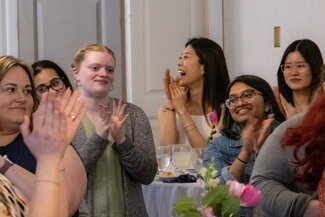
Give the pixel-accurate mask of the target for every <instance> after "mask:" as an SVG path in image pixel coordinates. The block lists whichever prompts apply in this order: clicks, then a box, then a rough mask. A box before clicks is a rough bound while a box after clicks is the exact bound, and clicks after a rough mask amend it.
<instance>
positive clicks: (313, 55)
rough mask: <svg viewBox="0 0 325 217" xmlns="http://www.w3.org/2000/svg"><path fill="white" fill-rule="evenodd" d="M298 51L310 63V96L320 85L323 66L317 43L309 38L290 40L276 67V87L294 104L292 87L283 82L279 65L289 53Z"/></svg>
mask: <svg viewBox="0 0 325 217" xmlns="http://www.w3.org/2000/svg"><path fill="white" fill-rule="evenodd" d="M294 51H299V52H300V54H301V55H302V56H303V57H304V59H305V60H306V62H307V63H308V64H309V65H310V68H311V74H312V82H311V85H310V87H311V96H312V94H313V93H314V92H315V91H316V89H317V88H318V87H319V86H320V85H321V77H320V76H321V68H322V66H323V64H324V63H323V57H322V53H321V52H320V50H319V48H318V46H317V44H315V43H314V42H313V41H311V40H309V39H302V40H296V41H294V42H292V43H291V44H290V45H289V46H288V47H287V49H286V50H285V52H284V54H283V56H282V59H281V62H280V65H279V68H278V73H277V76H278V87H279V93H281V94H282V95H283V97H284V98H285V99H286V100H287V101H288V102H289V103H291V104H292V105H293V106H294V101H293V96H292V89H291V88H290V87H289V86H288V85H287V84H286V83H285V80H284V75H283V72H282V70H281V67H280V66H281V65H282V64H284V63H285V60H286V59H287V56H288V55H289V53H291V52H294Z"/></svg>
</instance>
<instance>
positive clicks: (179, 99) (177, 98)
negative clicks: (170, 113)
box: [169, 79, 187, 114]
mask: <svg viewBox="0 0 325 217" xmlns="http://www.w3.org/2000/svg"><path fill="white" fill-rule="evenodd" d="M169 92H170V95H171V102H172V105H173V108H174V109H175V110H176V112H177V113H179V114H181V113H182V112H184V111H185V110H186V101H187V97H186V93H185V92H184V90H183V89H182V88H181V86H180V85H179V84H178V80H173V79H170V84H169Z"/></svg>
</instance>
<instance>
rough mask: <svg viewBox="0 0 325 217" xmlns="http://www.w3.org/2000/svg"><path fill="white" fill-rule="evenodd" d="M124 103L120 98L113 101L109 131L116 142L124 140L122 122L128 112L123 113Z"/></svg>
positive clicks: (119, 142)
mask: <svg viewBox="0 0 325 217" xmlns="http://www.w3.org/2000/svg"><path fill="white" fill-rule="evenodd" d="M125 107H126V104H123V103H122V100H119V101H118V102H116V101H114V102H113V112H112V115H111V118H110V127H109V128H110V131H111V135H112V137H113V139H114V140H115V142H116V143H117V144H122V143H123V142H124V141H125V130H124V127H123V125H124V123H125V121H126V119H127V118H128V117H129V115H128V114H126V115H125V114H124V110H125Z"/></svg>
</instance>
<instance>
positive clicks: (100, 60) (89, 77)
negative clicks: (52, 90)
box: [74, 51, 115, 98]
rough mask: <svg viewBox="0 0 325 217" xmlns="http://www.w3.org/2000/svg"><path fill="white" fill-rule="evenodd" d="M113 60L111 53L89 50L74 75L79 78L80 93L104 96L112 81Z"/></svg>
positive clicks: (110, 87) (111, 85)
mask: <svg viewBox="0 0 325 217" xmlns="http://www.w3.org/2000/svg"><path fill="white" fill-rule="evenodd" d="M114 71H115V60H114V58H113V56H112V55H111V54H108V53H106V52H99V51H90V52H89V53H88V54H87V55H86V57H85V59H84V60H83V61H82V62H81V64H80V66H79V69H75V71H74V73H75V74H74V75H75V77H76V79H79V80H80V86H79V90H80V92H81V94H86V95H88V96H90V97H100V98H102V97H106V96H107V95H108V92H109V91H110V90H111V89H112V87H113V83H114Z"/></svg>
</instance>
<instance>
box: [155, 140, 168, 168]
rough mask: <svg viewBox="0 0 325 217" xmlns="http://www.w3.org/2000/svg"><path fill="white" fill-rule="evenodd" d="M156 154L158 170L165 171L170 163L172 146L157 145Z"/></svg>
mask: <svg viewBox="0 0 325 217" xmlns="http://www.w3.org/2000/svg"><path fill="white" fill-rule="evenodd" d="M156 156H157V162H158V172H159V173H161V172H165V171H166V168H167V167H168V166H169V163H170V158H171V146H159V147H156Z"/></svg>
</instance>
